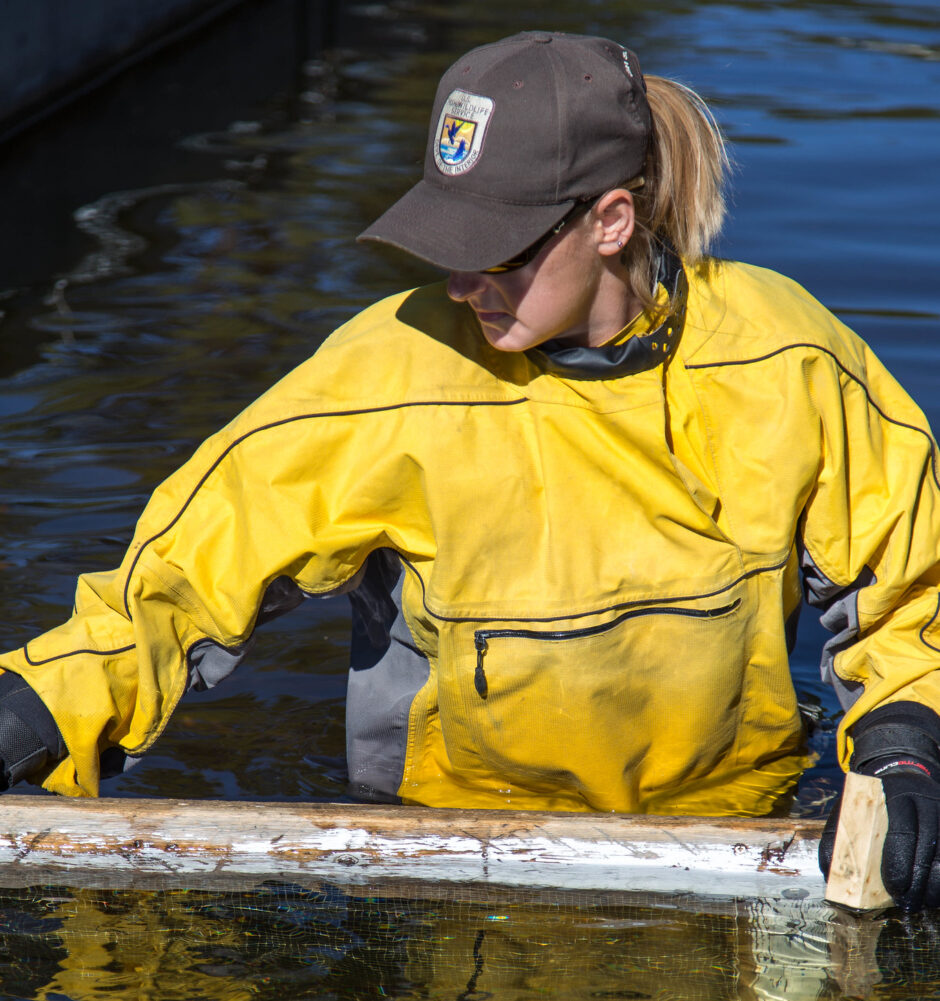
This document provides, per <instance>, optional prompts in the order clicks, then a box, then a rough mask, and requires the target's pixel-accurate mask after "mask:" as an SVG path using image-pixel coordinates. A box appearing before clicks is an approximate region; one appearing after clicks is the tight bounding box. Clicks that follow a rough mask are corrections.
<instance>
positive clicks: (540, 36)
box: [531, 31, 552, 45]
mask: <svg viewBox="0 0 940 1001" xmlns="http://www.w3.org/2000/svg"><path fill="white" fill-rule="evenodd" d="M531 37H532V41H533V42H540V43H541V44H542V45H545V44H546V43H547V42H550V41H551V40H552V36H551V35H549V34H547V33H545V32H538V31H533V32H532V36H531Z"/></svg>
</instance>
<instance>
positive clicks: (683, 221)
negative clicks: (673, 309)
mask: <svg viewBox="0 0 940 1001" xmlns="http://www.w3.org/2000/svg"><path fill="white" fill-rule="evenodd" d="M646 88H647V98H648V100H649V104H650V110H651V112H652V117H653V134H652V141H651V144H650V150H649V152H648V154H647V158H646V166H645V168H644V171H643V177H644V182H643V184H642V186H640V187H638V188H634V189H633V199H634V205H635V210H636V228H635V230H634V234H633V236H632V237H631V239H630V242H629V243H628V244H627V247H626V249H625V251H624V255H625V256H624V261H625V263H626V265H627V268H628V271H629V277H628V281H629V283H630V286H631V289H632V291H633V293H634V294H635V295H636V296H637V297H638V298H639V299H641V300H642V301H643V302H644V304H645V305H646V306H647V307H649V306H651V305H652V304H653V301H654V289H653V288H652V285H653V278H654V275H652V274H651V271H652V268H653V267H654V262H655V261H656V260H658V258H659V248H660V246H661V245H662V244H663V243H668V244H670V245H671V246H672V247H673V249H674V250H675V251H676V252H677V253H678V254H679V256H680V257H681V258H682V260H683V261H684V263H685V264H686V265H687V266H689V267H692V268H696V267H700V266H702V265H703V264H704V263H705V262H706V261H707V254H708V248H709V247H710V246H711V244H712V243H713V241H714V240H715V238H716V237H717V236H718V234H719V233H720V232H721V226H722V223H723V222H724V219H725V183H726V177H727V174H728V172H729V170H730V168H731V161H730V158H729V156H728V151H727V149H726V146H725V138H724V136H723V135H722V132H721V129H720V128H719V126H718V123H717V122H716V121H715V116H714V115H713V114H712V113H711V111H710V109H709V108H708V105H707V104H706V103H705V102H704V101H703V100H702V98H701V97H700V96H699V95H698V94H696V93H695V91H694V90H691V89H690V88H689V87H686V86H685V85H684V84H681V83H677V82H676V81H675V80H668V79H666V78H665V77H660V76H647V77H646ZM631 187H632V186H631Z"/></svg>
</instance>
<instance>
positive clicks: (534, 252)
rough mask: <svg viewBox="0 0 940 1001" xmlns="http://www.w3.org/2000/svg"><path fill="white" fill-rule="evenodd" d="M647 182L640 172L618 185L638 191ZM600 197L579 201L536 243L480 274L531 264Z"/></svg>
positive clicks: (496, 273) (503, 272)
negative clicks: (549, 242) (567, 226)
mask: <svg viewBox="0 0 940 1001" xmlns="http://www.w3.org/2000/svg"><path fill="white" fill-rule="evenodd" d="M645 184H646V178H645V177H643V175H642V174H640V175H639V176H638V177H634V178H633V179H632V180H630V181H624V182H623V184H619V185H617V187H621V188H626V189H627V190H628V191H637V190H638V189H639V188H642V187H643V186H644V185H645ZM600 197H601V196H600V195H594V196H592V197H591V198H588V199H586V200H585V201H581V202H578V203H577V204H576V205H575V206H574V207H573V208H572V209H571V210H570V211H568V212H567V213H566V214H565V215H563V216H562V217H561V219H559V220H558V222H556V223H555V225H554V226H552V228H551V229H550V230H549V231H548V232H547V233H545V234H543V235H542V236H540V237H539V238H538V239H537V240H536V241H535V243H533V244H531V245H530V246H528V247H526V249H525V250H523V251H522V253H521V254H517V255H516V256H515V257H511V258H510V259H509V260H508V261H503V263H502V264H497V265H496V266H495V267H492V268H484V269H483V270H482V271H480V272H478V274H481V275H501V274H505V272H507V271H518V270H519V268H524V267H525V266H526V265H527V264H530V263H531V262H532V261H534V260H535V258H536V257H538V254H539V251H540V250H541V249H542V247H544V246H545V244H546V243H548V241H549V240H550V239H551V238H552V237H553V236H558V234H559V233H560V232H561V231H562V230H563V229H564V228H565V226H566V225H567V224H568V223H569V222H571V221H572V219H576V218H577V217H578V216H579V215H580V214H581V213H582V212H586V211H587V210H588V209H589V208H591V207H592V206H593V205H594V203H595V202H596V201H597V200H598V199H599V198H600Z"/></svg>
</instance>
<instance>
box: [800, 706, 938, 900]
mask: <svg viewBox="0 0 940 1001" xmlns="http://www.w3.org/2000/svg"><path fill="white" fill-rule="evenodd" d="M852 737H853V740H854V742H855V751H854V753H853V755H852V761H851V768H852V771H853V772H859V773H860V774H862V775H874V776H876V777H877V778H880V779H881V782H882V785H883V787H884V793H885V803H886V804H887V808H888V833H887V835H886V836H885V843H884V848H883V850H882V855H881V878H882V881H883V882H884V885H885V889H886V890H887V891H888V893H890V894H891V896H892V897H893V899H894V902H895V903H896V904H899V905H900V906H901V907H903V908H905V909H906V910H909V911H915V910H920V909H921V908H923V907H940V851H938V838H940V716H937V714H936V713H935V712H933V710H931V709H928V708H927V707H926V706H922V705H920V704H918V703H915V702H894V703H891V704H890V705H886V706H880V707H879V708H878V709H875V710H873V711H872V712H870V713H869V714H868V715H867V716H864V717H863V718H862V719H861V720H859V721H858V723H856V724H855V726H854V727H853V728H852ZM840 805H841V797H840V798H839V799H838V800H837V801H836V802H835V803H834V804H833V807H832V810H831V812H830V814H829V818H828V820H827V821H826V828H825V830H824V832H823V836H822V839H821V840H820V843H819V867H820V869H822V871H823V874H824V875H825V876H826V877H827V878H828V876H829V867H830V865H831V864H832V850H833V846H834V844H835V837H836V828H837V825H838V820H839V807H840Z"/></svg>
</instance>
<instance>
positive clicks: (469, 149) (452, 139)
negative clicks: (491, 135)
mask: <svg viewBox="0 0 940 1001" xmlns="http://www.w3.org/2000/svg"><path fill="white" fill-rule="evenodd" d="M492 113H493V99H492V98H490V97H481V96H480V95H479V94H468V93H467V91H465V90H455V91H452V92H451V94H450V96H449V97H448V98H447V100H446V101H445V102H444V107H443V108H442V109H441V117H440V119H439V120H438V123H437V143H436V144H435V146H434V162H435V163H436V164H437V169H438V170H439V171H440V172H441V173H442V174H447V175H448V176H449V177H453V176H455V175H457V174H464V173H466V172H467V171H468V170H470V168H471V167H473V165H474V164H475V163H476V162H477V160H478V159H479V158H480V154H481V153H482V152H483V141H484V139H485V138H486V127H487V125H488V124H489V121H490V115H492Z"/></svg>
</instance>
